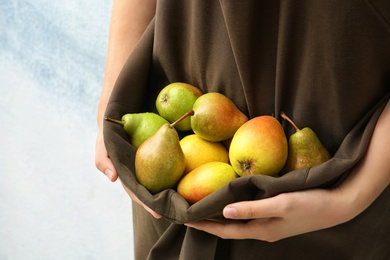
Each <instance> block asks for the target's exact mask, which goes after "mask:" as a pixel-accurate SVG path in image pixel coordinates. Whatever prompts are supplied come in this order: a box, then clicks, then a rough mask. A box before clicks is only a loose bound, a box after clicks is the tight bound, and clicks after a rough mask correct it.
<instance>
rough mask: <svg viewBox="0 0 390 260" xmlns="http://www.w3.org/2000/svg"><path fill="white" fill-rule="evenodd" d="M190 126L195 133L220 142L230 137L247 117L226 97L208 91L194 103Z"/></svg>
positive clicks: (211, 140) (208, 139)
mask: <svg viewBox="0 0 390 260" xmlns="http://www.w3.org/2000/svg"><path fill="white" fill-rule="evenodd" d="M193 110H194V115H193V116H192V117H191V127H192V130H193V131H194V133H195V134H196V135H198V136H199V137H201V138H203V139H205V140H207V141H210V142H220V141H223V140H226V139H229V138H231V137H232V136H233V135H234V133H235V132H236V131H237V129H238V128H239V127H240V126H241V125H242V124H243V123H245V122H246V121H248V118H247V116H246V115H245V114H243V113H242V112H241V111H240V110H239V109H238V108H237V106H236V105H235V104H234V103H233V101H232V100H230V99H229V98H228V97H226V96H225V95H223V94H221V93H217V92H209V93H206V94H203V95H201V96H200V97H198V99H197V100H196V101H195V103H194V107H193Z"/></svg>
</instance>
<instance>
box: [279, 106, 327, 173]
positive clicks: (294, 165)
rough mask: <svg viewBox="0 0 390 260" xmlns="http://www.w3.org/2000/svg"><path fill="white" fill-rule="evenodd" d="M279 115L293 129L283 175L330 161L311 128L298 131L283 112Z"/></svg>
mask: <svg viewBox="0 0 390 260" xmlns="http://www.w3.org/2000/svg"><path fill="white" fill-rule="evenodd" d="M280 115H281V116H282V118H283V119H285V120H287V121H288V122H289V123H290V124H291V125H292V126H293V127H294V129H295V133H294V134H292V135H291V136H290V138H289V140H288V157H287V162H286V164H285V166H284V169H283V173H286V172H289V171H293V170H296V169H301V168H307V167H312V166H315V165H318V164H321V163H323V162H326V161H327V160H329V159H330V154H329V152H328V150H327V149H326V148H325V146H323V145H322V143H321V141H320V139H319V138H318V136H317V135H316V134H315V132H314V131H313V130H312V129H311V128H309V127H305V128H303V129H299V128H298V127H297V125H296V124H295V123H294V122H293V121H292V120H291V119H290V118H289V117H288V116H287V115H286V114H285V113H284V112H281V114H280Z"/></svg>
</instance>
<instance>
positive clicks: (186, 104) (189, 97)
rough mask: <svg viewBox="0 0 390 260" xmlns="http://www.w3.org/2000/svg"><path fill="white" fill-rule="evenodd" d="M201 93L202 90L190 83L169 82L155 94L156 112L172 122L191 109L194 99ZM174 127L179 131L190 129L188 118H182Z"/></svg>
mask: <svg viewBox="0 0 390 260" xmlns="http://www.w3.org/2000/svg"><path fill="white" fill-rule="evenodd" d="M202 94H203V92H202V91H201V90H200V89H199V88H197V87H195V86H193V85H191V84H187V83H183V82H174V83H171V84H169V85H167V86H165V87H164V88H163V89H162V90H161V91H160V93H159V94H158V96H157V99H156V109H157V112H158V113H159V115H161V116H162V117H164V118H165V119H167V120H168V121H169V122H170V123H173V122H174V121H176V120H177V119H178V118H179V117H181V116H182V115H183V114H184V113H185V112H187V111H188V110H190V109H192V107H193V105H194V102H195V100H196V99H197V98H198V97H199V96H200V95H202ZM176 129H177V130H179V131H189V130H191V120H190V118H189V117H188V118H186V119H183V120H182V121H181V122H180V123H178V124H177V125H176Z"/></svg>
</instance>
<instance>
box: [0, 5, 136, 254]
mask: <svg viewBox="0 0 390 260" xmlns="http://www.w3.org/2000/svg"><path fill="white" fill-rule="evenodd" d="M110 11H111V1H108V0H104V1H95V0H82V1H79V0H69V1H59V0H1V3H0V91H1V94H0V174H1V179H0V259H1V260H2V259H132V255H133V248H132V244H133V242H132V239H133V237H132V224H131V205H130V199H129V198H128V196H127V194H126V193H125V192H124V191H123V189H122V187H121V185H120V183H119V182H116V183H110V182H109V181H108V179H107V178H106V177H105V176H104V175H103V174H101V173H100V172H99V171H97V170H96V168H95V165H94V146H95V140H96V132H97V129H96V107H97V102H98V98H99V95H100V90H101V85H102V81H103V73H104V65H105V54H106V49H107V38H108V27H109V17H110Z"/></svg>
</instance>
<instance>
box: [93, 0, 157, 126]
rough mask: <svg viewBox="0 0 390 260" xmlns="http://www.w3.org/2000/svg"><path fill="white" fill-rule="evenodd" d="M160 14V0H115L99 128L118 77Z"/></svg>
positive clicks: (99, 112)
mask: <svg viewBox="0 0 390 260" xmlns="http://www.w3.org/2000/svg"><path fill="white" fill-rule="evenodd" d="M155 11H156V0H114V1H113V6H112V13H111V21H110V32H109V40H108V50H107V58H106V69H105V74H104V82H103V87H102V91H101V95H100V100H99V104H98V115H97V120H98V126H99V128H101V126H102V122H103V116H104V111H105V110H106V106H107V102H108V99H109V97H110V95H111V91H112V88H113V86H114V84H115V81H116V80H117V77H118V75H119V73H120V71H121V70H122V67H123V65H124V63H125V62H126V60H127V58H128V56H129V55H130V53H131V52H132V50H133V49H134V47H135V45H136V44H137V42H138V40H139V39H140V37H141V36H142V34H143V32H144V31H145V29H146V27H147V26H148V24H149V23H150V21H151V20H152V19H153V16H154V14H155Z"/></svg>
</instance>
